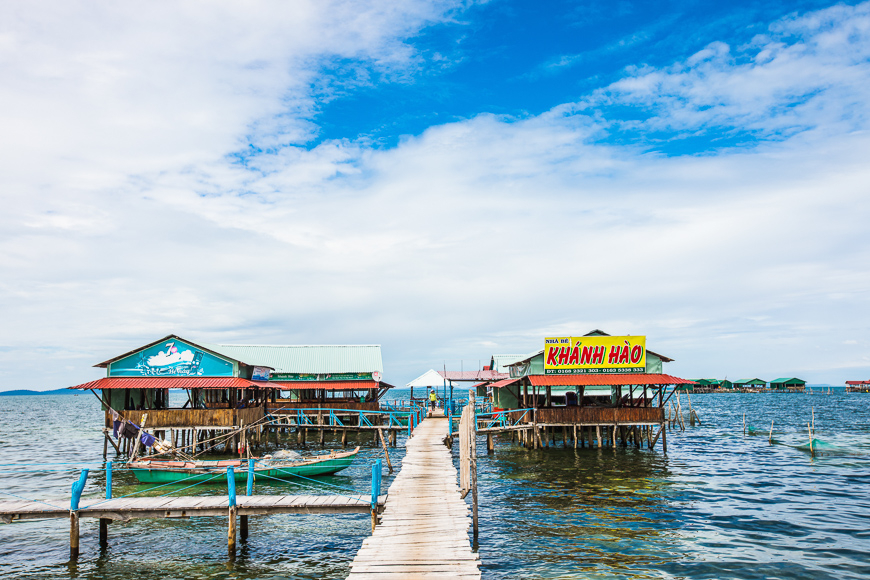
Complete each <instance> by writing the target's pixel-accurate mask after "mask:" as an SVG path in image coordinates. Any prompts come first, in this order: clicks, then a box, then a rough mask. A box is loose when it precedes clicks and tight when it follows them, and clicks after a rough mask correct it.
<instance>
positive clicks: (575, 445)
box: [574, 423, 577, 449]
mask: <svg viewBox="0 0 870 580" xmlns="http://www.w3.org/2000/svg"><path fill="white" fill-rule="evenodd" d="M574 449H577V424H576V423H575V424H574Z"/></svg>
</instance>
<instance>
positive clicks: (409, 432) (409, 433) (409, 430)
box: [408, 413, 411, 437]
mask: <svg viewBox="0 0 870 580" xmlns="http://www.w3.org/2000/svg"><path fill="white" fill-rule="evenodd" d="M410 436H411V413H408V437H410Z"/></svg>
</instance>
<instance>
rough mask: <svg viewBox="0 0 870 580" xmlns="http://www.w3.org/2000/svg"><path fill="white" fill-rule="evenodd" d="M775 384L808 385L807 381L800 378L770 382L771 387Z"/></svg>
mask: <svg viewBox="0 0 870 580" xmlns="http://www.w3.org/2000/svg"><path fill="white" fill-rule="evenodd" d="M774 383H776V384H783V383H806V381H805V380H803V379H799V378H797V377H787V378H780V379H773V380H772V381H770V384H771V385H772V384H774Z"/></svg>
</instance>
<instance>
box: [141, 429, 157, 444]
mask: <svg viewBox="0 0 870 580" xmlns="http://www.w3.org/2000/svg"><path fill="white" fill-rule="evenodd" d="M140 441H141V442H142V445H144V446H145V447H151V446H152V445H154V442H155V441H157V438H156V437H154V435H151V434H150V433H146V432H145V431H142V438H141V439H140Z"/></svg>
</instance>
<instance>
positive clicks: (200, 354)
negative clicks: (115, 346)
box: [109, 340, 233, 377]
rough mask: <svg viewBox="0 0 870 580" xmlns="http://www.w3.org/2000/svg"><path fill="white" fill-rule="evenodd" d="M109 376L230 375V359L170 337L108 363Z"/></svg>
mask: <svg viewBox="0 0 870 580" xmlns="http://www.w3.org/2000/svg"><path fill="white" fill-rule="evenodd" d="M109 376H110V377H137V376H139V377H157V376H161V377H163V376H169V377H202V376H208V377H231V376H233V363H231V362H229V361H226V360H223V359H221V358H218V357H216V356H214V355H211V354H209V353H206V352H204V351H202V350H200V349H198V348H197V347H195V346H191V345H189V344H186V343H184V342H182V341H180V340H169V341H167V342H164V343H160V344H156V345H154V346H152V347H149V348H146V349H143V350H141V351H139V352H137V353H134V354H132V355H130V356H128V357H126V358H123V359H121V360H119V361H116V362H113V363H111V364H110V365H109Z"/></svg>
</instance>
